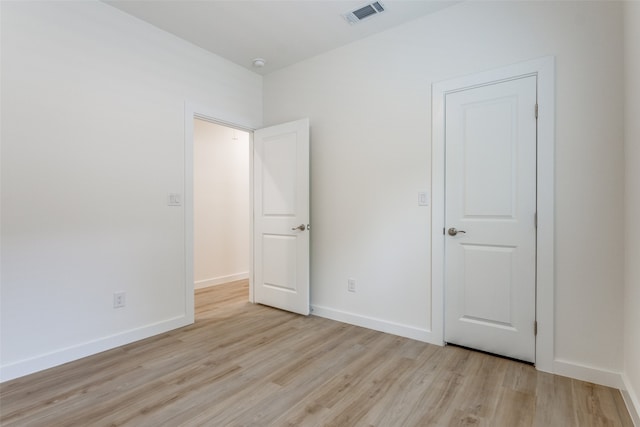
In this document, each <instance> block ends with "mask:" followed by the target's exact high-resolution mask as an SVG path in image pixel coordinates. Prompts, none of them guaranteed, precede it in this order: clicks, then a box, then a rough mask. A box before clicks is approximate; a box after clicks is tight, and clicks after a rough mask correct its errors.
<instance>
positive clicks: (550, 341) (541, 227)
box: [431, 56, 555, 372]
mask: <svg viewBox="0 0 640 427" xmlns="http://www.w3.org/2000/svg"><path fill="white" fill-rule="evenodd" d="M531 75H535V76H537V90H538V111H539V113H538V146H537V154H538V155H537V157H538V159H537V160H538V164H537V178H536V179H537V182H536V184H537V212H538V229H537V237H536V245H537V259H536V320H537V322H538V335H537V337H536V368H537V369H539V370H542V371H547V372H553V359H554V336H555V333H554V288H555V265H554V258H555V257H554V246H555V245H554V222H555V221H554V212H555V211H554V193H555V191H554V168H555V163H554V147H555V58H554V57H552V56H548V57H544V58H540V59H535V60H531V61H526V62H521V63H518V64H513V65H509V66H506V67H502V68H499V69H495V70H490V71H485V72H481V73H477V74H473V75H470V76H464V77H459V78H455V79H451V80H447V81H443V82H438V83H434V84H433V87H432V152H431V173H432V176H431V179H432V204H431V224H432V227H431V292H432V305H431V306H432V313H431V315H432V318H431V331H432V333H433V338H434V339H435V340H436V341H438V342H440V343H442V344H444V303H445V302H444V237H445V236H444V235H443V232H442V230H443V229H444V227H445V218H444V214H445V197H444V194H445V96H446V95H447V93H451V92H456V91H460V90H464V89H469V88H472V87H477V86H483V85H486V84H488V83H492V82H499V81H505V80H512V79H514V78H519V77H524V76H531Z"/></svg>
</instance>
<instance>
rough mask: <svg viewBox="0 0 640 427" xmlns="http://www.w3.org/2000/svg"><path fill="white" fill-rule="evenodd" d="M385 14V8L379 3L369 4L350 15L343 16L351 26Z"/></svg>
mask: <svg viewBox="0 0 640 427" xmlns="http://www.w3.org/2000/svg"><path fill="white" fill-rule="evenodd" d="M382 12H384V6H383V5H382V3H380V2H379V1H376V2H373V3H369V4H368V5H366V6H362V7H361V8H358V9H356V10H352V11H351V12H349V13H345V14H344V15H343V16H344V18H345V19H346V20H347V22H349V23H350V24H355V23H356V22H360V21H362V20H363V19H366V18H369V17H371V16H373V15H377V14H379V13H382Z"/></svg>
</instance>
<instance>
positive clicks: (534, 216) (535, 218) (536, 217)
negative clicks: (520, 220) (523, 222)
mask: <svg viewBox="0 0 640 427" xmlns="http://www.w3.org/2000/svg"><path fill="white" fill-rule="evenodd" d="M533 225H534V227H535V228H538V212H536V213H535V214H533Z"/></svg>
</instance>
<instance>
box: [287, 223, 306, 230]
mask: <svg viewBox="0 0 640 427" xmlns="http://www.w3.org/2000/svg"><path fill="white" fill-rule="evenodd" d="M306 229H307V227H305V225H304V224H300V225H299V226H297V227H293V228H292V229H291V230H293V231H296V230H300V231H304V230H306Z"/></svg>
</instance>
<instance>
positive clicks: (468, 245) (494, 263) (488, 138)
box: [443, 76, 536, 362]
mask: <svg viewBox="0 0 640 427" xmlns="http://www.w3.org/2000/svg"><path fill="white" fill-rule="evenodd" d="M445 114H446V118H445V150H446V153H445V157H446V163H445V230H443V232H445V341H447V342H448V343H453V344H459V345H463V346H466V347H471V348H475V349H479V350H483V351H487V352H490V353H495V354H500V355H504V356H508V357H512V358H515V359H520V360H524V361H528V362H534V361H535V360H534V359H535V334H534V322H535V294H536V229H535V227H536V225H535V221H536V219H535V215H536V77H535V76H529V77H523V78H519V79H514V80H509V81H503V82H495V83H492V84H487V85H484V86H480V87H475V88H471V89H467V90H462V91H459V92H453V93H449V94H447V95H446V99H445Z"/></svg>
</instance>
